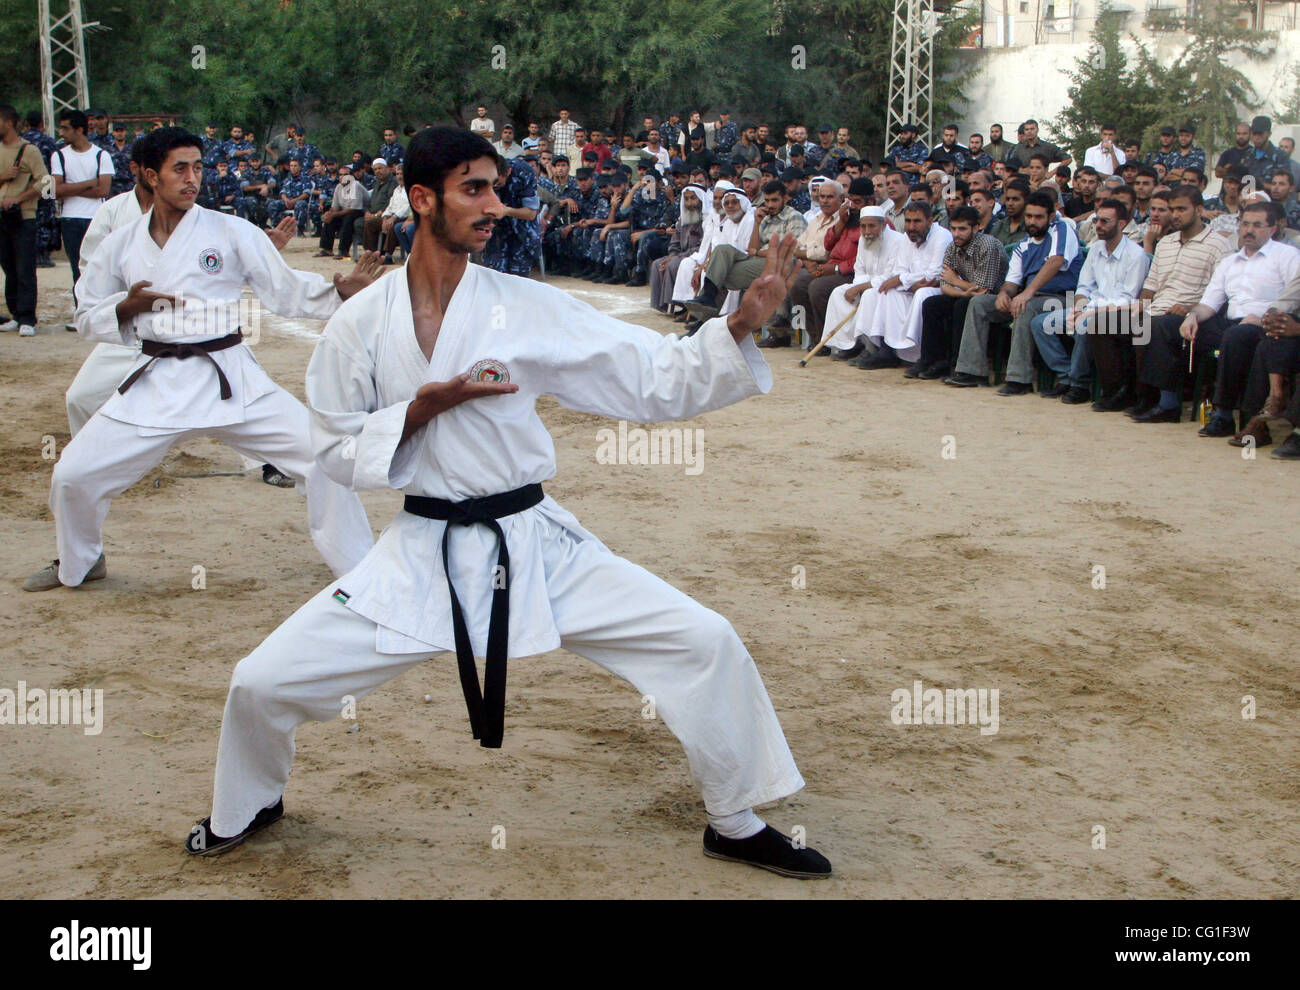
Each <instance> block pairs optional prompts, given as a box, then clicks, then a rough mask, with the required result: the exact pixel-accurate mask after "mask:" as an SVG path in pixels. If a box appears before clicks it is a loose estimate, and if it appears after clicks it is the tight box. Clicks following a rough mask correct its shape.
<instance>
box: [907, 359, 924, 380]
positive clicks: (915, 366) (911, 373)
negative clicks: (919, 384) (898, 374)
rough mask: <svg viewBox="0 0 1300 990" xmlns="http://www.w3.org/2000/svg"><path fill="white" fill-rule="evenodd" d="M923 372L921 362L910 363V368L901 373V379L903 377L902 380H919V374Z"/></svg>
mask: <svg viewBox="0 0 1300 990" xmlns="http://www.w3.org/2000/svg"><path fill="white" fill-rule="evenodd" d="M924 370H925V369H924V368H922V367H921V362H920V361H915V362H913V363H912V366H911V367H910V368H908V369H907V370H906V371H904V372H903V377H904V378H920V377H921V372H922V371H924Z"/></svg>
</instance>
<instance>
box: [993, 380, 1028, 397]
mask: <svg viewBox="0 0 1300 990" xmlns="http://www.w3.org/2000/svg"><path fill="white" fill-rule="evenodd" d="M1033 390H1034V386H1032V385H1029V384H1027V383H1026V382H1006V383H1005V384H1004V385H1003V386H1002V387H1001V388H1000V389H998V391H997V394H998V395H1028V394H1029V393H1030V392H1032V391H1033Z"/></svg>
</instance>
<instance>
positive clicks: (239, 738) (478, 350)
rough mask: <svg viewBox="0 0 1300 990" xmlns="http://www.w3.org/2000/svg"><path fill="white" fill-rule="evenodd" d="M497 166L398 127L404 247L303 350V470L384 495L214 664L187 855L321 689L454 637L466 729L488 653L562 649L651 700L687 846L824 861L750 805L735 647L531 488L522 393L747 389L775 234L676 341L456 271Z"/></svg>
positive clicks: (486, 737)
mask: <svg viewBox="0 0 1300 990" xmlns="http://www.w3.org/2000/svg"><path fill="white" fill-rule="evenodd" d="M497 166H498V163H497V156H496V154H495V153H494V151H493V148H492V146H491V145H490V144H488V143H487V142H486V141H484V140H483V139H481V138H479V137H477V136H476V135H473V134H470V133H469V132H466V131H461V130H458V129H453V128H447V127H434V128H429V129H428V130H425V131H423V132H421V133H420V134H418V135H417V136H416V137H415V138H414V139H413V140H412V141H411V145H410V147H409V148H408V150H407V173H406V185H407V190H408V196H409V200H410V203H411V207H412V210H413V211H414V212H415V213H416V214H417V215H418V217H419V220H418V221H417V228H416V239H415V244H414V247H413V249H412V252H411V257H410V259H409V260H408V262H407V264H406V265H405V266H403V267H402V268H399V269H396V270H394V271H393V272H391V273H390V274H389V275H388V276H386V277H384V278H383V279H381V280H380V281H379V282H378V283H376V284H375V285H374V286H372V290H373V291H371V292H368V293H366V294H365V295H364V296H363V297H361V298H358V300H357V302H356V305H354V306H351V307H349V308H348V309H347V310H345V311H343V312H341V313H340V314H339V316H338V317H337V318H336V319H334V320H332V321H331V322H330V324H329V326H328V327H327V328H326V330H325V334H324V336H323V337H322V339H321V342H320V344H319V345H318V346H317V349H316V352H315V354H314V355H313V357H312V361H311V365H310V366H309V368H308V370H307V395H308V400H309V401H310V402H311V405H312V410H313V414H314V417H315V427H316V428H315V437H316V452H317V458H318V460H319V462H320V463H321V464H322V465H323V466H324V467H325V468H326V470H328V472H329V473H330V475H331V476H332V477H334V478H335V479H336V480H338V481H339V483H341V484H346V485H348V486H349V487H350V488H353V489H367V488H375V489H384V490H394V489H396V490H400V491H404V492H405V496H406V497H405V501H404V504H403V510H402V511H401V512H399V513H398V515H397V518H396V519H395V520H394V522H393V523H392V524H391V525H390V526H389V527H388V528H387V529H385V530H384V535H383V537H382V539H381V541H380V543H379V544H377V545H376V547H375V549H374V551H373V552H372V553H370V554H368V555H367V556H366V558H365V560H364V561H362V562H361V564H360V565H359V566H357V567H356V568H355V569H354V570H353V571H352V572H351V573H349V574H348V575H347V576H346V578H345V579H343V580H342V581H340V582H338V583H331V584H329V585H327V586H326V587H325V588H324V589H322V591H321V592H320V593H319V594H318V595H316V596H315V597H314V598H312V599H311V600H310V601H309V602H307V603H306V604H305V605H304V606H303V607H302V608H300V609H299V610H298V611H297V612H296V613H294V615H292V616H291V617H290V618H288V619H287V620H286V621H285V623H284V624H283V625H281V626H280V627H279V629H277V630H276V631H275V632H273V633H272V634H271V635H270V636H269V637H268V638H267V639H266V640H265V641H264V642H263V643H262V644H261V645H260V646H259V647H258V648H257V649H255V650H254V651H253V652H252V653H251V654H250V655H249V656H247V657H245V658H244V659H243V660H242V661H240V663H239V664H238V665H237V666H236V668H235V672H234V675H233V677H232V678H231V684H230V693H229V696H228V698H227V702H226V710H225V714H224V716H223V718H222V732H221V740H220V743H219V746H218V752H217V769H216V779H215V786H214V794H213V802H212V814H211V816H210V817H207V818H204V819H202V820H201V821H200V822H198V823H197V824H196V825H195V826H194V828H193V829H192V830H191V832H190V835H189V837H188V838H187V840H186V843H185V847H186V849H187V851H188V852H190V853H191V854H193V855H212V854H215V853H220V852H224V851H225V850H227V849H229V848H232V847H233V846H235V845H238V844H239V843H241V842H242V841H244V840H245V839H246V838H247V837H248V836H249V835H251V834H252V833H253V832H255V831H257V830H259V829H261V828H264V827H266V826H268V825H270V824H272V823H273V822H275V821H278V820H279V819H280V818H281V817H282V816H283V813H284V804H283V795H284V790H285V785H286V784H287V782H288V779H289V773H290V770H291V768H292V765H293V751H294V742H293V740H294V734H295V732H296V730H297V727H298V726H299V725H300V724H302V723H303V722H306V721H309V720H316V721H321V720H327V719H331V718H336V717H337V716H338V714H339V710H340V709H339V698H346V699H347V700H349V701H351V700H355V699H360V698H364V697H365V696H366V695H367V694H369V693H370V692H371V691H373V690H375V689H376V688H378V687H379V686H380V685H382V684H384V683H385V682H387V681H389V680H391V679H392V678H394V677H396V676H397V675H399V674H401V673H402V672H404V671H406V670H408V669H410V668H412V667H414V666H416V665H418V664H419V663H422V662H423V661H425V660H428V659H431V658H433V657H436V656H438V655H439V654H446V653H449V652H451V651H452V650H453V649H454V651H455V653H456V663H457V667H458V670H459V672H460V676H461V686H462V690H463V692H464V695H465V700H466V707H467V708H468V710H469V715H470V725H471V728H472V730H473V735H474V737H475V738H477V739H479V741H480V744H481V745H482V746H484V747H487V748H490V749H496V748H500V747H501V745H502V741H503V736H504V720H505V699H506V693H505V689H506V671H507V660H508V659H511V658H520V657H526V656H531V655H534V654H536V653H539V652H543V651H547V650H553V649H555V648H557V647H560V646H563V647H565V648H566V649H568V650H571V651H573V652H575V653H577V654H579V655H581V656H584V657H587V658H589V659H591V660H592V661H593V662H595V663H597V664H599V665H601V666H602V667H604V668H605V669H607V670H609V671H610V672H612V673H614V674H615V675H617V676H620V677H623V678H626V679H627V680H630V681H631V682H632V683H633V684H635V686H636V689H637V691H638V692H639V693H641V694H648V695H650V696H652V697H653V698H654V699H655V704H656V710H657V712H658V714H659V717H661V718H662V719H663V720H664V722H665V724H666V725H667V726H668V727H669V728H670V729H671V730H672V731H673V732H674V733H675V734H676V735H677V737H678V738H679V739H680V740H681V742H682V744H683V747H684V748H685V750H686V755H687V759H688V761H689V764H690V767H691V772H692V775H693V778H694V780H695V781H696V782H697V784H698V785H699V787H700V790H701V792H702V796H703V799H704V809H705V812H706V815H707V817H708V825H707V827H706V829H705V832H704V852H705V854H706V855H708V856H711V857H714V858H718V859H724V860H730V861H734V862H741V863H746V864H750V865H754V866H759V867H762V868H764V869H768V870H772V871H774V872H777V873H779V874H781V875H784V876H796V877H819V876H826V875H828V874H829V873H830V870H831V866H830V863H829V862H828V861H827V860H826V858H825V857H823V856H821V855H820V854H818V853H817V852H815V851H813V850H811V849H808V848H806V847H804V846H803V844H802V843H797V842H794V841H792V840H791V839H789V838H787V837H785V836H784V835H782V834H781V833H779V832H777V831H776V830H775V829H773V828H771V827H770V826H768V825H765V824H764V823H763V822H762V820H760V819H759V818H758V817H757V816H756V815H755V814H754V813H753V810H752V808H753V806H754V805H755V804H757V803H760V802H766V801H772V800H775V799H776V798H778V797H782V796H785V795H787V794H790V793H792V792H794V791H797V790H798V789H799V788H800V787H801V786H802V784H803V780H802V778H801V777H800V775H799V772H798V769H797V768H796V766H795V763H794V759H793V757H792V755H791V754H790V751H789V747H788V746H787V744H786V742H785V737H784V734H783V733H782V731H781V727H780V723H779V722H778V721H777V718H776V713H775V711H774V710H773V708H772V705H771V702H770V700H769V699H768V697H767V693H766V691H765V689H764V687H763V683H762V678H761V676H760V675H759V671H758V667H757V665H756V664H755V663H754V661H753V659H752V658H751V657H750V655H749V654H748V652H747V651H746V650H745V647H744V644H743V643H742V642H741V640H740V638H739V637H738V636H737V635H736V633H735V631H734V630H733V629H732V628H731V626H730V624H729V623H728V622H727V621H726V620H725V619H723V618H722V617H721V616H719V615H717V614H716V613H714V612H711V611H709V610H708V609H705V608H704V607H703V606H701V605H699V604H698V603H696V602H694V601H693V600H692V599H690V598H689V597H687V596H686V595H685V594H683V593H682V592H680V591H678V590H676V589H675V588H673V587H671V586H670V585H668V584H667V583H665V582H664V581H662V580H660V579H659V578H657V577H655V576H654V575H652V574H651V573H650V572H649V571H646V570H645V569H643V568H641V567H638V566H637V565H635V564H633V563H631V562H629V561H626V560H623V559H622V558H620V557H617V556H615V555H614V554H613V553H611V552H610V551H609V550H608V549H607V548H606V547H605V546H604V545H603V544H602V543H601V542H600V541H599V540H597V539H596V538H595V537H594V536H593V535H592V534H591V533H589V532H587V531H586V530H585V529H584V528H583V527H582V526H581V525H580V524H579V523H578V520H577V519H575V518H574V517H573V516H572V515H571V514H570V513H569V512H567V511H565V510H564V509H563V508H561V507H560V505H559V504H558V503H556V502H555V500H554V499H553V498H549V497H547V496H546V495H545V494H544V493H543V491H542V485H541V483H542V482H544V481H547V480H548V479H550V478H551V477H553V476H554V475H555V471H556V465H555V448H554V442H553V440H552V438H551V436H550V435H549V433H548V432H547V430H546V427H545V426H544V425H543V423H542V421H541V419H540V418H539V416H538V414H537V410H536V404H537V401H538V399H539V398H541V397H542V396H544V395H548V396H552V397H554V399H555V400H558V402H559V403H560V404H561V405H564V406H566V407H569V408H571V409H574V410H576V411H579V412H586V413H594V414H598V415H605V416H611V417H614V418H619V419H626V420H634V421H637V422H664V421H668V420H677V419H683V418H689V417H694V416H697V415H699V414H701V413H703V412H705V411H708V410H711V409H717V408H720V407H723V406H726V405H729V404H732V403H734V402H737V401H739V400H740V399H742V398H745V397H747V396H749V395H753V394H757V393H760V392H766V391H768V390H769V389H770V387H771V382H772V378H771V371H770V369H769V368H768V367H767V365H766V362H764V361H763V359H762V356H761V355H760V354H758V352H757V350H756V349H755V347H754V342H753V332H754V331H755V330H756V329H758V328H759V327H760V326H762V325H763V323H764V321H765V320H766V318H767V317H768V316H770V315H771V313H772V312H773V311H774V310H775V309H776V307H777V305H779V303H780V302H781V300H782V299H783V298H784V297H785V294H786V292H787V291H788V288H789V285H788V281H787V276H786V274H785V273H786V272H788V271H789V269H790V265H791V263H792V261H793V258H792V255H793V247H794V238H793V237H792V236H789V237H784V238H782V239H781V241H780V242H779V243H774V244H773V245H772V247H773V250H772V253H771V254H770V256H769V258H768V260H767V262H766V265H765V270H764V272H763V274H762V275H761V276H760V277H759V278H757V279H755V280H754V281H753V283H752V284H751V285H750V286H749V291H748V292H747V293H746V294H745V300H744V302H743V303H742V304H741V306H740V308H739V309H738V310H737V311H736V312H735V313H733V314H731V316H729V317H718V318H715V319H710V320H708V321H706V322H705V324H704V326H703V327H702V328H701V330H700V332H699V333H698V334H696V335H695V336H694V337H691V338H686V339H682V338H676V337H672V336H664V335H661V334H659V333H656V332H655V331H653V330H649V329H646V328H644V327H637V326H633V325H631V324H627V323H622V322H620V321H618V320H616V319H614V318H613V317H610V316H607V315H605V314H603V313H600V312H597V311H596V310H594V309H592V308H591V307H590V306H589V305H587V304H586V303H583V302H580V301H579V300H576V299H574V298H573V297H571V296H569V295H568V294H567V293H564V292H562V291H560V290H558V289H556V288H554V287H552V286H550V285H547V284H545V283H543V282H536V281H532V280H525V279H513V278H509V277H507V276H504V275H502V274H501V273H499V272H495V271H492V270H491V269H488V268H484V267H482V266H476V265H470V264H468V255H469V254H470V253H471V252H472V251H475V250H479V249H481V248H482V247H483V246H484V245H485V243H486V242H487V240H488V238H489V237H490V236H491V231H492V226H493V224H494V223H495V222H496V221H498V220H499V219H500V218H501V217H502V216H504V208H503V207H502V205H501V203H500V201H499V200H498V199H497V198H496V196H495V194H494V192H493V186H494V184H495V182H494V180H495V179H496V177H497ZM501 319H504V323H505V325H504V326H501V325H500V323H499V322H498V321H500V320H501ZM489 451H495V452H496V456H484V455H485V452H489ZM507 547H508V550H507ZM439 558H441V566H438V563H437V562H438V560H439ZM494 563H495V567H494V566H493V565H494ZM512 618H513V619H514V620H515V621H513V622H512V621H510V620H511V619H512ZM476 654H477V655H481V656H485V657H486V677H485V681H486V683H485V685H484V687H483V688H480V686H479V679H478V674H477V671H476V669H475V663H474V657H475V655H476Z"/></svg>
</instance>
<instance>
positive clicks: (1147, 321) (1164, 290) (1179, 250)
mask: <svg viewBox="0 0 1300 990" xmlns="http://www.w3.org/2000/svg"><path fill="white" fill-rule="evenodd" d="M1203 203H1204V200H1203V199H1202V198H1201V191H1200V190H1199V189H1197V188H1196V187H1195V186H1179V187H1178V188H1177V189H1175V190H1174V191H1173V192H1171V193H1170V194H1169V229H1168V230H1167V231H1166V232H1165V233H1164V234H1163V235H1162V236H1161V238H1160V240H1159V242H1158V243H1157V244H1156V249H1155V253H1154V254H1153V255H1152V257H1151V269H1150V271H1148V272H1147V278H1146V281H1145V282H1144V283H1142V296H1141V299H1139V301H1138V304H1137V306H1136V307H1135V309H1134V315H1135V316H1138V317H1139V320H1138V321H1137V326H1136V329H1135V332H1134V333H1133V334H1131V335H1123V334H1120V335H1115V334H1112V335H1108V336H1103V337H1098V338H1097V339H1096V340H1094V341H1093V342H1092V343H1093V345H1094V350H1093V356H1094V358H1095V359H1096V360H1097V361H1098V367H1099V369H1100V365H1101V361H1102V360H1103V359H1102V357H1101V352H1100V349H1099V348H1098V347H1097V345H1101V344H1102V343H1103V341H1105V342H1107V343H1109V344H1112V345H1114V346H1116V347H1117V348H1119V351H1120V353H1119V354H1118V355H1117V357H1118V360H1119V362H1120V367H1121V368H1122V376H1123V378H1122V380H1123V382H1124V384H1125V385H1127V383H1128V382H1129V381H1130V380H1132V381H1134V382H1135V383H1136V381H1137V380H1138V377H1139V376H1138V373H1137V369H1138V368H1141V369H1142V373H1141V379H1140V380H1141V382H1142V384H1141V386H1140V387H1138V389H1137V401H1136V402H1135V403H1134V404H1133V405H1132V406H1130V407H1129V408H1128V409H1126V410H1125V411H1126V412H1127V413H1128V414H1129V415H1130V416H1132V417H1133V418H1137V417H1138V416H1140V415H1144V414H1146V413H1151V412H1154V411H1155V410H1156V409H1157V408H1158V407H1159V405H1160V389H1161V388H1162V387H1163V386H1162V385H1159V384H1156V383H1154V382H1151V381H1148V378H1149V376H1150V372H1151V371H1152V370H1154V369H1148V368H1146V367H1145V364H1146V361H1145V358H1146V355H1147V351H1148V345H1149V344H1150V343H1151V342H1152V341H1153V340H1156V339H1158V338H1160V337H1161V335H1162V334H1165V333H1168V332H1169V331H1171V330H1172V331H1173V332H1175V333H1177V330H1178V327H1179V326H1180V325H1181V324H1182V322H1183V318H1184V317H1185V316H1186V315H1187V314H1188V313H1190V312H1191V311H1192V309H1193V307H1195V306H1196V304H1197V303H1199V302H1200V301H1201V296H1202V295H1203V294H1204V293H1205V287H1206V286H1207V285H1209V284H1210V277H1211V276H1212V275H1213V274H1214V269H1215V267H1216V266H1217V265H1218V264H1219V262H1220V261H1221V260H1223V258H1224V257H1225V256H1227V255H1229V254H1231V253H1232V250H1233V245H1232V244H1231V242H1229V241H1228V239H1227V238H1226V237H1224V236H1223V235H1222V234H1219V233H1215V232H1214V231H1212V230H1210V228H1209V227H1207V226H1206V225H1205V223H1204V221H1203V220H1202V219H1201V207H1202V205H1203ZM1130 343H1131V345H1132V346H1131V347H1129V346H1128V345H1129V344H1130ZM1174 363H1175V364H1179V363H1180V362H1178V361H1176V362H1174ZM1103 380H1104V379H1103ZM1128 397H1132V393H1129V396H1127V397H1126V396H1124V395H1123V394H1122V389H1121V394H1119V395H1115V396H1113V397H1112V401H1111V402H1110V403H1108V404H1107V405H1108V407H1113V408H1114V409H1117V410H1118V409H1124V406H1123V405H1122V404H1120V403H1122V402H1124V401H1125V398H1128ZM1106 411H1109V408H1108V410H1106Z"/></svg>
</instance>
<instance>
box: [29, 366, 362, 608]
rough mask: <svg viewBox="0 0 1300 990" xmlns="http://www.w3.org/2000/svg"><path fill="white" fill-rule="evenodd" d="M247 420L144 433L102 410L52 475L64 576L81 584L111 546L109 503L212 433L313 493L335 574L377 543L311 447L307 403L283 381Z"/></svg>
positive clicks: (316, 529) (324, 549) (321, 547)
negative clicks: (180, 448) (107, 541)
mask: <svg viewBox="0 0 1300 990" xmlns="http://www.w3.org/2000/svg"><path fill="white" fill-rule="evenodd" d="M244 412H245V416H246V418H245V421H244V422H243V423H234V424H231V425H229V426H213V427H204V428H201V429H182V430H168V431H166V432H164V433H162V434H161V435H160V436H145V437H142V436H140V433H139V427H136V426H132V425H130V424H128V423H120V422H118V421H117V420H115V419H109V418H108V417H106V416H105V415H103V413H96V414H95V415H93V416H91V418H90V420H89V422H87V423H86V425H85V426H84V427H83V428H82V430H81V431H80V432H79V433H78V434H77V435H76V436H75V437H73V438H72V441H71V442H70V443H69V444H68V445H67V446H66V447H64V448H63V455H62V456H61V457H60V458H59V461H58V463H57V464H55V465H54V473H53V476H52V477H51V479H50V511H51V512H53V513H54V526H55V530H56V533H57V536H58V547H59V580H60V581H62V582H63V583H64V584H66V585H78V584H80V583H81V581H82V578H84V577H85V576H86V572H87V571H89V570H90V568H91V567H92V566H93V565H94V563H95V561H96V560H97V559H98V558H99V555H100V553H101V551H102V550H103V549H104V541H103V527H104V519H105V518H107V516H108V507H109V503H110V502H111V501H112V500H113V499H114V498H116V497H117V496H118V495H121V494H122V492H124V491H126V490H127V489H128V488H130V487H131V486H132V485H134V484H135V483H136V482H137V481H139V480H140V479H141V478H143V477H144V476H145V475H146V474H148V473H149V472H150V471H151V470H153V468H154V467H156V466H157V465H158V463H159V462H160V461H161V460H162V459H163V457H165V456H166V455H167V451H169V450H171V448H172V447H174V446H175V445H176V444H178V443H180V442H181V441H182V440H188V439H190V438H191V437H200V436H210V437H214V438H216V439H217V440H221V441H223V442H225V443H227V444H229V445H230V446H231V447H233V448H234V449H235V450H237V451H239V453H241V454H246V455H247V456H250V457H254V458H256V459H257V460H258V462H259V463H260V462H262V461H270V462H271V463H273V464H275V465H276V467H278V468H279V469H280V470H281V471H283V472H284V473H285V474H286V475H288V476H289V477H290V478H293V480H294V481H296V482H297V485H296V487H297V489H298V491H299V492H301V493H302V494H303V495H305V496H306V498H307V524H308V528H309V529H310V530H311V538H312V540H313V541H314V542H315V544H316V549H317V550H318V551H320V555H321V557H322V558H324V560H325V563H326V564H328V565H329V568H330V570H332V571H333V572H334V573H335V574H346V573H347V572H348V571H350V570H351V569H352V568H353V567H355V566H356V565H357V564H358V563H360V562H361V559H362V558H363V557H364V556H365V555H366V554H367V553H368V552H369V550H370V548H371V547H372V546H373V545H374V536H373V535H372V534H371V532H370V522H369V520H368V519H367V518H366V510H365V509H363V508H362V506H361V500H360V499H359V498H358V497H357V494H356V492H352V491H349V490H348V489H346V488H344V487H343V486H342V485H339V484H337V483H335V482H333V481H331V480H330V479H329V477H328V476H327V475H326V474H325V472H324V471H322V470H321V469H320V467H319V466H318V465H317V464H316V460H315V458H314V456H313V454H312V449H311V421H310V414H309V413H308V412H307V407H306V406H304V405H303V404H302V403H301V402H299V401H298V400H297V399H295V398H294V397H293V396H292V395H290V394H289V393H288V392H286V391H285V390H284V389H282V388H279V387H278V386H277V387H276V389H275V391H273V392H268V393H267V394H266V395H263V396H260V397H259V398H257V399H254V400H253V402H252V403H250V404H249V405H248V407H247V408H246V409H245V410H244Z"/></svg>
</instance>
